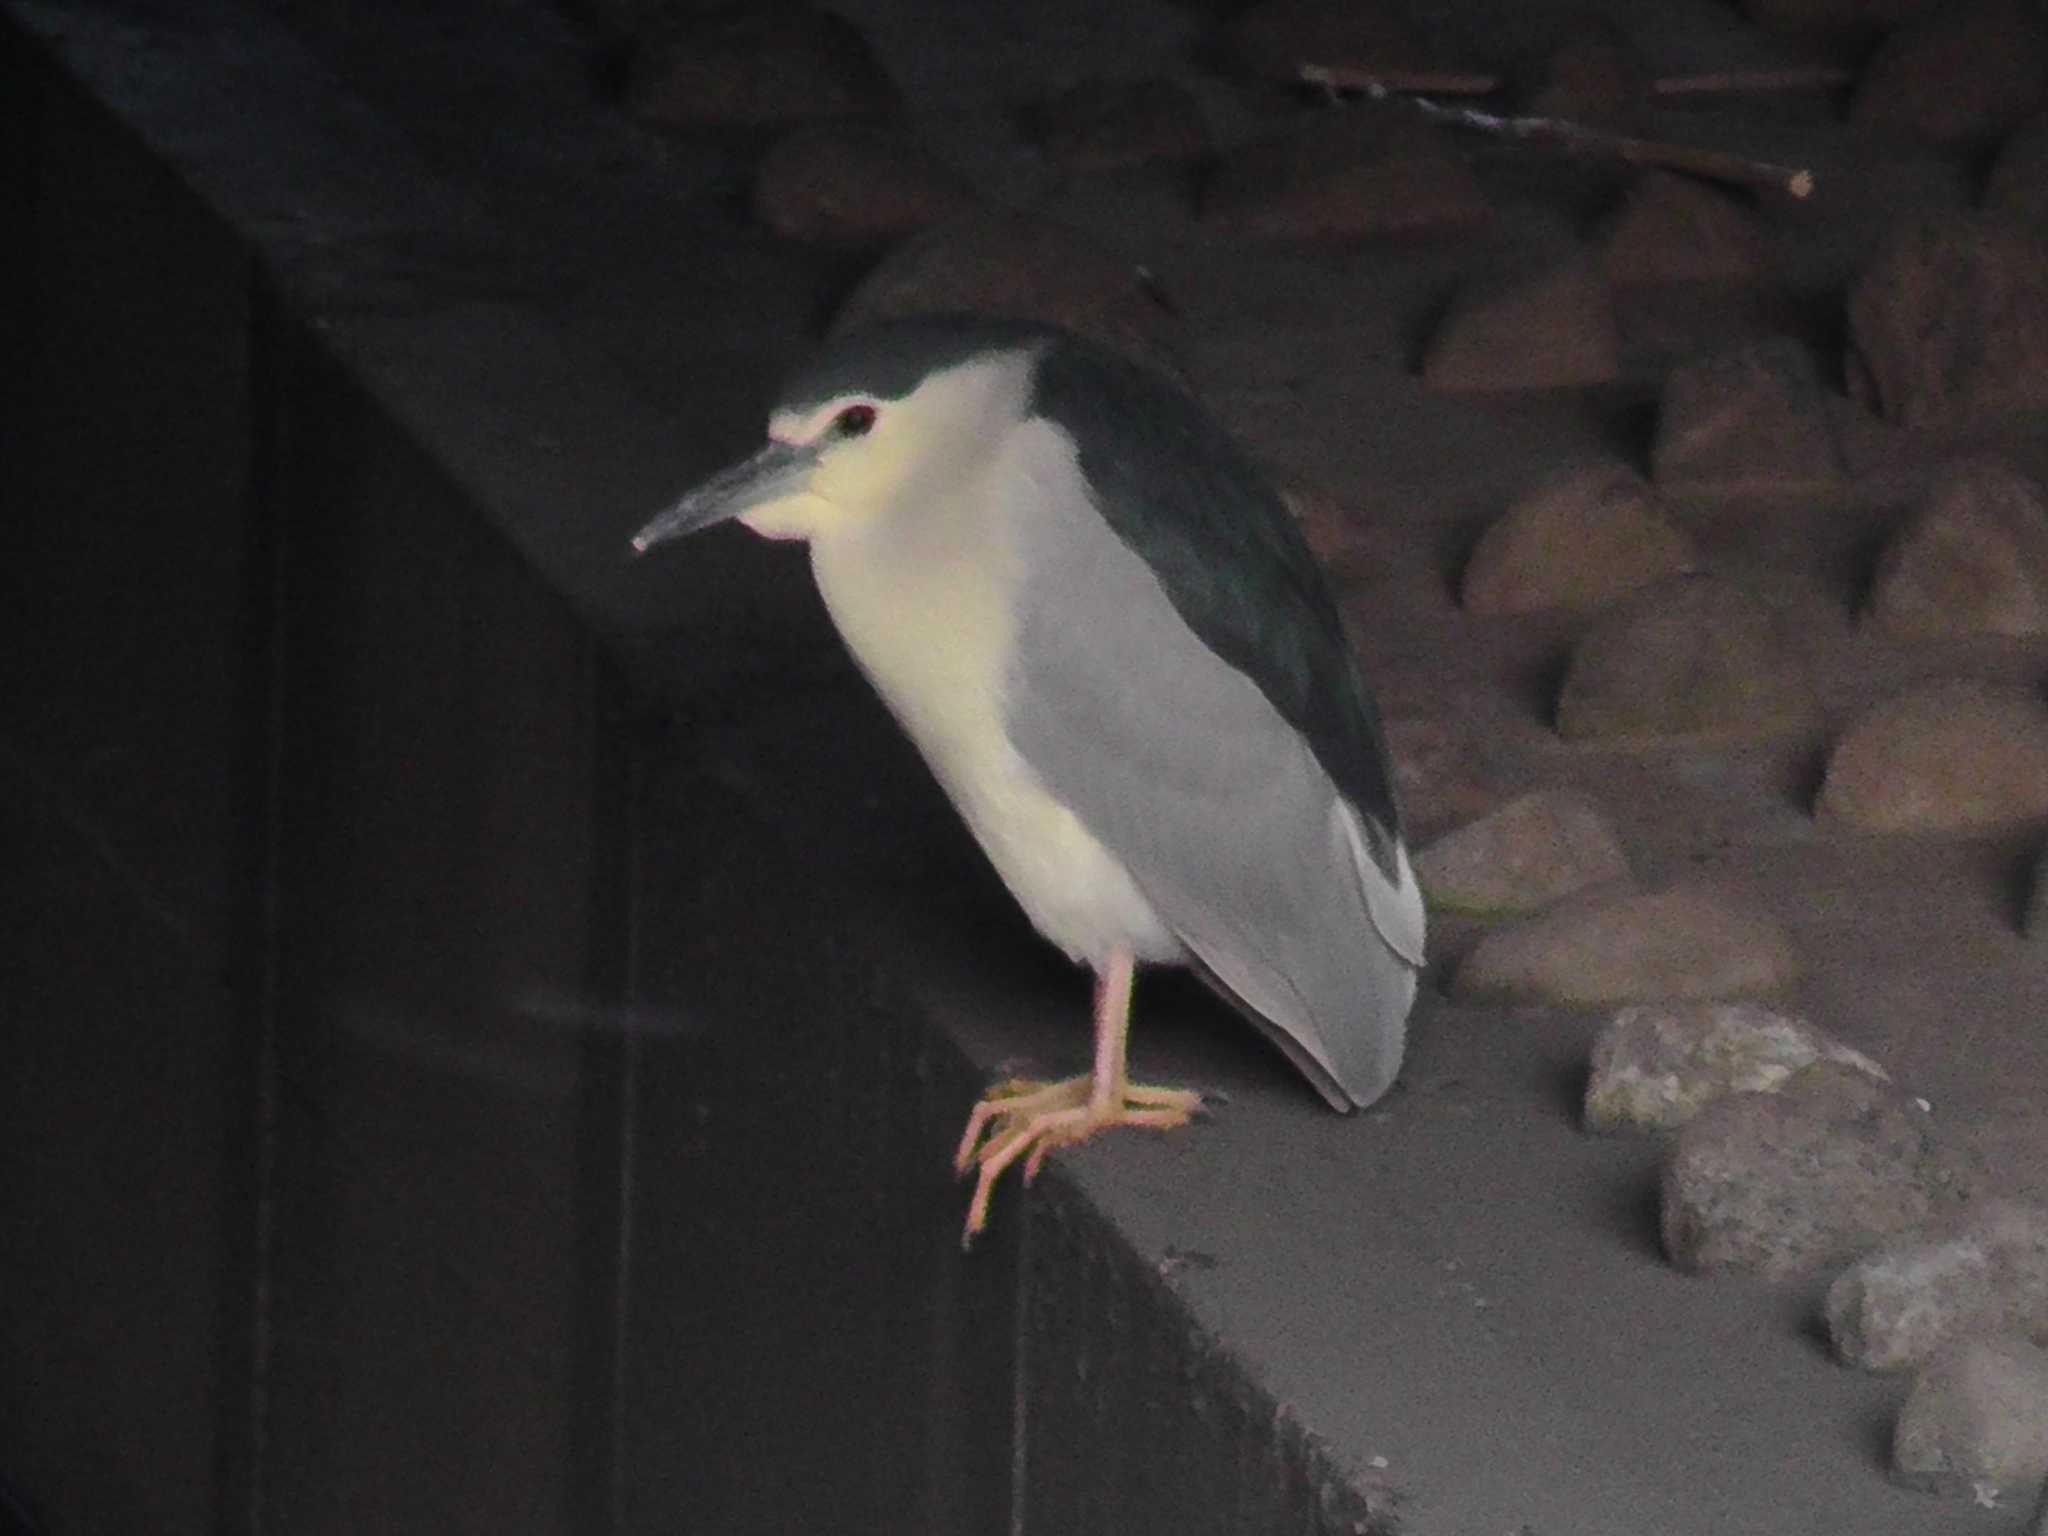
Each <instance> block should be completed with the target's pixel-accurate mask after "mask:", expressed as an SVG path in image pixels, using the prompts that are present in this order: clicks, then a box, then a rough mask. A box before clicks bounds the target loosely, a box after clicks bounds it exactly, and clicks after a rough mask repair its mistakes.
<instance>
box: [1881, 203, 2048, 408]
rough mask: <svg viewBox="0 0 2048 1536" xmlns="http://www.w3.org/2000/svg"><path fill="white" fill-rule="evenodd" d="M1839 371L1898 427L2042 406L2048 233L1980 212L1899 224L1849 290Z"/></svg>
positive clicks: (2047, 373)
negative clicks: (1844, 361) (1844, 359)
mask: <svg viewBox="0 0 2048 1536" xmlns="http://www.w3.org/2000/svg"><path fill="white" fill-rule="evenodd" d="M1847 371H1848V375H1849V382H1850V389H1851V393H1853V394H1854V395H1856V396H1857V398H1858V399H1860V400H1862V401H1863V402H1864V403H1865V404H1866V405H1868V406H1870V408H1871V409H1873V410H1875V411H1876V412H1878V414H1880V415H1881V416H1883V417H1885V418H1886V419H1887V420H1889V421H1892V422H1896V423H1897V424H1899V425H1900V426H1906V427H1925V428H1952V427H1960V426H1964V425H1968V424H1970V423H1973V422H1979V421H1997V420H1999V419H2002V418H2004V417H2007V416H2012V415H2016V414H2021V413H2026V412H2033V411H2041V410H2048V232H2043V231H2041V230H2038V229H2034V228H2031V227H2029V226H2027V225H2025V224H2023V223H2021V222H2020V221H2018V220H2012V219H2001V218H1998V217H1997V216H1995V215H1985V214H1980V215H1977V216H1975V217H1969V216H1951V217H1948V218H1944V219H1941V220H1939V221H1934V220H1927V221H1922V222H1920V223H1916V224H1914V225H1911V226H1909V227H1908V228H1907V229H1905V230H1904V231H1902V232H1901V233H1900V234H1899V235H1897V236H1896V237H1894V239H1893V240H1892V241H1891V242H1890V244H1888V245H1887V246H1886V247H1885V249H1884V250H1883V252H1881V253H1880V254H1879V256H1878V257H1877V259H1876V260H1875V261H1873V262H1872V263H1871V265H1870V266H1869V267H1868V268H1867V269H1866V270H1865V271H1864V273H1863V274H1862V276H1861V277H1859V278H1858V279H1857V280H1856V283H1855V286H1854V287H1853V288H1852V289H1851V290H1850V293H1849V358H1848V369H1847Z"/></svg>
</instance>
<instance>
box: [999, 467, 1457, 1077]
mask: <svg viewBox="0 0 2048 1536" xmlns="http://www.w3.org/2000/svg"><path fill="white" fill-rule="evenodd" d="M1034 524H1035V526H1034V527H1033V528H1032V529H1031V530H1030V531H1029V532H1027V534H1026V551H1025V555H1026V558H1025V560H1024V562H1023V564H1024V568H1025V574H1024V576H1023V579H1022V584H1021V586H1020V589H1019V592H1018V598H1019V609H1018V621H1019V623H1018V629H1017V632H1016V651H1015V655H1014V659H1013V663H1012V667H1011V671H1010V675H1009V677H1008V678H1007V680H1006V687H1007V693H1006V720H1007V724H1008V727H1009V731H1010V734H1011V738H1012V741H1013V743H1014V744H1015V746H1016V748H1017V750H1018V752H1019V753H1020V755H1021V756H1022V757H1023V758H1024V760H1025V761H1026V762H1028V763H1029V764H1030V765H1031V767H1032V769H1033V770H1034V771H1035V772H1036V773H1038V774H1039V776H1040V777H1041V778H1043V779H1044V780H1045V782H1046V784H1047V786H1048V787H1049V788H1050V789H1051V790H1052V791H1053V793H1054V794H1055V795H1056V796H1058V798H1059V799H1061V800H1062V801H1063V802H1065V803H1066V804H1067V805H1069V806H1070V807H1071V808H1072V809H1073V810H1074V812H1075V813H1076V814H1077V815H1078V816H1079V817H1080V819H1081V821H1082V822H1083V823H1084V824H1085V825H1086V826H1087V827H1088V829H1089V830H1090V831H1091V832H1092V833H1093V834H1094V835H1095V837H1096V838H1098V839H1099V840H1100V841H1101V842H1102V843H1103V845H1104V846H1105V847H1107V848H1108V849H1109V850H1110V852H1112V853H1113V854H1115V855H1116V856H1117V858H1118V859H1120V860H1121V861H1122V862H1123V863H1124V865H1125V866H1126V868H1128V869H1129V871H1130V873H1131V875H1132V878H1133V879H1134V880H1135V881H1136V883H1137V885H1138V887H1139V889H1140V890H1142V891H1143V892H1144V893H1145V896H1146V899H1147V900H1148V901H1150V902H1151V904H1152V906H1153V908H1154V909H1155V910H1156V911H1157V912H1158V913H1159V915H1160V917H1161V918H1162V919H1163V920H1164V921H1165V923H1166V924H1167V926H1168V927H1170V928H1171V929H1172V930H1173V931H1174V933H1175V935H1176V936H1177V937H1178V938H1179V939H1180V941H1181V942H1182V943H1183V944H1184V945H1186V947H1187V949H1188V950H1189V952H1190V953H1191V954H1192V956H1193V957H1194V959H1195V960H1196V962H1197V963H1198V969H1199V970H1200V971H1201V972H1202V973H1203V974H1204V976H1205V977H1206V979H1208V980H1209V981H1210V982H1211V983H1212V984H1214V985H1216V986H1217V987H1218V988H1219V989H1220V990H1221V991H1222V992H1223V993H1224V994H1225V996H1227V997H1228V998H1230V999H1231V1000H1232V1001H1233V1002H1235V1003H1236V1004H1237V1005H1238V1006H1239V1007H1240V1008H1241V1009H1243V1010H1244V1011H1245V1012H1246V1013H1247V1014H1248V1015H1250V1017H1251V1018H1252V1019H1253V1021H1254V1022H1255V1023H1258V1024H1260V1025H1261V1026H1262V1027H1263V1028H1264V1029H1265V1030H1266V1031H1267V1032H1268V1034H1270V1035H1271V1036H1272V1037H1273V1039H1274V1040H1275V1042H1276V1043H1278V1044H1279V1045H1280V1046H1281V1047H1282V1048H1283V1049H1284V1050H1285V1051H1286V1052H1287V1054H1288V1055H1289V1056H1290V1057H1291V1058H1292V1059H1293V1060H1294V1061H1295V1063H1296V1064H1297V1065H1298V1066H1300V1067H1301V1068H1302V1069H1303V1071H1304V1072H1305V1073H1306V1074H1307V1076H1308V1077H1309V1078H1310V1080H1311V1081H1313V1082H1314V1083H1315V1084H1316V1086H1317V1087H1318V1088H1319V1089H1320V1090H1321V1091H1322V1092H1323V1094H1324V1095H1325V1097H1327V1098H1328V1099H1329V1100H1330V1102H1331V1103H1332V1104H1334V1105H1336V1106H1337V1107H1339V1108H1346V1107H1349V1106H1350V1105H1352V1104H1359V1105H1364V1104H1369V1103H1371V1102H1372V1101H1373V1100H1375V1099H1376V1098H1378V1097H1379V1096H1380V1094H1381V1093H1383V1092H1384V1091H1385V1090H1386V1088H1387V1086H1388V1085H1389V1084H1390V1083H1391V1082H1392V1081H1393V1078H1394V1075H1395V1073H1396V1072H1397V1071H1398V1070H1399V1068H1400V1064H1401V1055H1402V1050H1403V1047H1404V1043H1405V1038H1406V1020H1407V1014H1408V1009H1409V1005H1410V1003H1411V1002H1412V1001H1413V998H1414V994H1415V965H1416V964H1418V963H1419V962H1420V959H1421V943H1422V911H1421V903H1420V899H1419V897H1418V896H1417V894H1416V892H1415V888H1414V883H1413V879H1412V876H1409V874H1408V871H1407V867H1406V864H1405V861H1403V862H1402V863H1401V865H1400V873H1401V875H1402V876H1403V879H1402V883H1401V888H1396V887H1395V886H1394V885H1393V883H1392V882H1390V881H1389V880H1388V879H1387V876H1386V874H1385V873H1384V872H1383V871H1382V870H1381V868H1380V867H1379V865H1378V864H1377V863H1375V862H1374V860H1373V859H1372V858H1371V857H1369V856H1367V854H1366V851H1365V846H1364V837H1365V834H1364V830H1363V828H1362V827H1361V825H1360V822H1359V818H1358V812H1357V810H1356V809H1355V808H1354V807H1352V806H1351V805H1349V804H1348V803H1347V802H1346V801H1345V800H1344V799H1343V797H1342V796H1341V795H1340V794H1339V793H1338V791H1337V789H1336V786H1335V784H1334V783H1333V782H1332V781H1331V778H1330V776H1329V774H1328V773H1326V772H1325V771H1324V770H1323V768H1322V767H1321V766H1320V765H1319V764H1318V763H1317V761H1316V759H1315V756H1314V754H1313V752H1312V751H1311V750H1310V749H1309V747H1308V744H1307V743H1306V741H1305V740H1304V739H1303V737H1302V735H1301V733H1300V732H1298V731H1296V730H1295V729H1294V728H1293V727H1291V726H1289V725H1288V724H1287V722H1286V721H1285V720H1283V719H1282V718H1281V716H1280V714H1279V712H1278V711H1277V710H1276V709H1275V708H1274V707H1273V705H1272V704H1271V703H1270V702H1269V701H1268V700H1267V698H1266V696H1265V695H1264V694H1263V693H1262V692H1261V691H1260V690H1259V689H1258V688H1257V687H1256V686H1255V685H1254V684H1253V683H1252V682H1251V681H1250V680H1249V679H1248V678H1247V677H1246V676H1245V675H1244V674H1243V673H1242V672H1240V671H1238V670H1237V669H1236V668H1234V667H1232V666H1231V665H1229V664H1228V663H1227V662H1225V661H1224V660H1223V659H1222V658H1220V657H1219V656H1217V655H1216V653H1215V652H1214V651H1212V650H1210V649H1209V648H1208V647H1207V646H1206V645H1204V644H1203V643H1202V642H1201V640H1199V639H1198V638H1197V637H1196V636H1195V634H1194V632H1193V631H1192V630H1190V629H1189V628H1188V626H1187V624H1186V623H1185V622H1184V621H1183V620H1182V619H1181V617H1180V615H1179V614H1178V613H1177V612H1176V611H1175V610H1174V607H1173V605H1172V604H1171V602H1170V601H1169V600H1168V599H1167V597H1166V594H1165V592H1164V591H1163V590H1162V589H1161V587H1160V585H1159V583H1158V581H1157V580H1156V579H1155V578H1154V577H1153V575H1152V573H1151V571H1150V570H1149V569H1148V568H1147V567H1146V566H1145V564H1144V563H1143V562H1142V561H1141V560H1139V559H1138V557H1137V556H1136V555H1135V554H1134V553H1133V552H1132V551H1131V550H1130V549H1129V548H1128V547H1127V546H1126V545H1125V544H1123V543H1122V542H1121V541H1120V540H1119V539H1118V538H1117V537H1116V535H1115V534H1114V533H1113V532H1112V531H1111V530H1110V529H1109V527H1108V526H1107V525H1106V524H1105V523H1103V522H1102V520H1101V519H1100V518H1099V517H1097V516H1095V515H1094V514H1093V512H1092V510H1091V509H1088V508H1086V507H1085V506H1084V507H1076V506H1074V505H1072V504H1066V505H1063V506H1056V507H1054V508H1053V509H1051V510H1050V511H1048V512H1046V513H1045V514H1044V515H1043V517H1041V518H1037V519H1034Z"/></svg>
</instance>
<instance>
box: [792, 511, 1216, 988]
mask: <svg viewBox="0 0 2048 1536" xmlns="http://www.w3.org/2000/svg"><path fill="white" fill-rule="evenodd" d="M836 554H838V551H835V550H832V549H830V548H821V547H820V546H819V545H817V544H815V543H814V544H813V546H812V563H813V567H814V569H815V571H816V574H817V577H818V585H819V588H820V590H821V591H822V593H823V594H824V597H825V602H826V605H827V607H828V608H830V609H831V611H832V617H833V621H834V623H835V624H836V625H837V626H838V628H839V632H840V634H841V636H842V637H843V638H844V639H845V641H846V643H847V647H848V649H850V650H851V651H852V652H853V654H854V657H855V659H856V660H857V661H859V662H860V664H861V669H862V670H863V671H864V672H865V673H866V674H867V676H868V679H869V680H870V681H871V682H872V683H873V684H874V685H875V688H876V691H878V692H879V693H880V694H881V695H882V698H883V700H884V701H885V702H886V703H887V704H888V706H889V709H890V711H891V713H893V714H894V715H895V716H896V718H897V720H898V721H899V722H900V723H901V724H902V726H903V728H904V730H905V731H906V732H907V733H908V734H909V736H910V739H911V740H912V741H913V742H915V743H916V744H917V748H918V750H919V752H921V753H922V754H923V756H924V759H925V761H926V762H927V763H929V764H930V765H931V768H932V771H933V773H934V774H936V775H937V777H938V780H939V783H940V784H941V785H942V786H943V787H944V789H945V791H946V793H947V795H948V796H949V797H950V798H951V799H952V801H953V804H954V805H955V806H956V807H958V809H959V811H960V814H961V816H962V817H963V818H964V819H965V820H966V822H967V825H968V828H969V830H970V831H972V832H973V833H974V836H975V840H976V841H977V842H979V843H980V844H981V847H982V851H983V852H985V853H986V854H987V855H988V858H989V862H990V863H992V864H994V865H995V867H996V873H997V874H999V875H1001V876H1002V878H1003V883H1004V884H1005V885H1007V886H1008V887H1009V888H1010V894H1011V895H1013V896H1015V897H1016V898H1017V902H1018V904H1019V905H1020V906H1022V907H1023V908H1024V912H1025V915H1026V916H1027V917H1029V918H1030V919H1031V922H1032V925H1033V926H1034V927H1036V928H1037V929H1038V931H1039V932H1040V933H1042V934H1044V935H1045V936H1046V938H1048V939H1050V940H1051V941H1052V942H1053V943H1054V944H1056V945H1058V946H1059V947H1060V948H1061V949H1062V950H1064V951H1065V952H1066V953H1067V954H1068V955H1069V956H1070V957H1072V958H1073V959H1075V960H1080V961H1086V962H1088V963H1090V964H1095V963H1098V962H1100V961H1102V960H1103V959H1104V958H1106V957H1107V955H1108V953H1109V951H1110V950H1111V949H1113V948H1118V947H1128V948H1129V949H1130V950H1131V951H1132V952H1133V953H1134V954H1135V955H1136V956H1137V957H1138V958H1139V959H1142V960H1172V959H1177V958H1179V957H1180V956H1181V954H1182V949H1181V945H1180V942H1179V941H1178V940H1177V939H1176V938H1175V937H1174V936H1173V934H1172V932H1171V931H1170V930H1169V929H1168V928H1167V926H1166V924H1165V923H1164V922H1162V921H1161V920H1160V917H1159V914H1158V913H1157V912H1155V911H1154V910H1153V909H1152V904H1151V903H1150V902H1149V901H1147V900H1146V899H1145V896H1144V893H1143V892H1142V891H1140V890H1139V889H1138V886H1137V883H1136V882H1135V881H1134V880H1133V879H1132V878H1131V875H1130V872H1129V871H1128V870H1127V869H1125V867H1124V865H1123V863H1122V861H1121V860H1119V859H1118V858H1117V857H1116V856H1115V855H1114V854H1112V853H1111V852H1110V851H1109V850H1108V849H1107V848H1105V847H1104V846H1103V845H1102V843H1101V842H1100V841H1099V840H1098V839H1097V838H1096V837H1095V836H1094V834H1093V833H1091V832H1090V831H1089V830H1088V829H1087V827H1086V826H1084V825H1083V824H1082V823H1081V820H1080V818H1078V817H1077V816H1075V815H1074V813H1073V812H1072V811H1070V810H1068V809H1067V808H1066V806H1064V805H1062V804H1061V803H1060V802H1059V801H1058V800H1057V799H1055V798H1054V797H1053V795H1052V794H1051V792H1050V791H1049V790H1048V789H1047V788H1046V786H1045V784H1044V782H1043V781H1042V780H1041V779H1040V778H1039V776H1038V775H1037V774H1036V773H1035V772H1033V771H1032V768H1031V765H1030V764H1029V763H1027V762H1025V761H1024V759H1023V758H1022V757H1020V756H1019V755H1018V753H1017V751H1016V749H1015V748H1014V747H1013V746H1011V744H1010V739H1009V734H1008V731H1007V730H1006V729H1005V727H1004V725H1003V720H1002V677H1003V673H1004V669H1005V666H1006V665H1007V662H1008V656H1009V648H1010V634H1009V626H1008V624H1007V622H1006V620H1005V619H1004V617H1003V615H1004V613H1005V605H1004V603H1003V601H1002V594H1001V593H1000V592H998V591H993V590H990V589H989V584H988V580H987V571H986V569H985V568H981V569H977V568H975V567H974V566H972V565H967V566H959V565H954V566H950V567H948V566H942V565H939V564H938V563H936V562H932V563H927V564H924V565H923V566H921V567H913V568H911V569H905V568H903V567H902V566H899V567H898V568H897V569H895V570H894V571H891V572H889V573H888V574H889V579H888V580H879V579H876V578H877V576H878V574H879V573H878V572H877V570H876V569H875V567H874V566H873V565H852V566H849V565H848V564H844V563H842V562H841V561H839V560H837V559H835V558H834V557H835V555H836ZM906 615H915V616H916V618H915V620H914V621H913V620H910V619H907V618H906Z"/></svg>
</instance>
